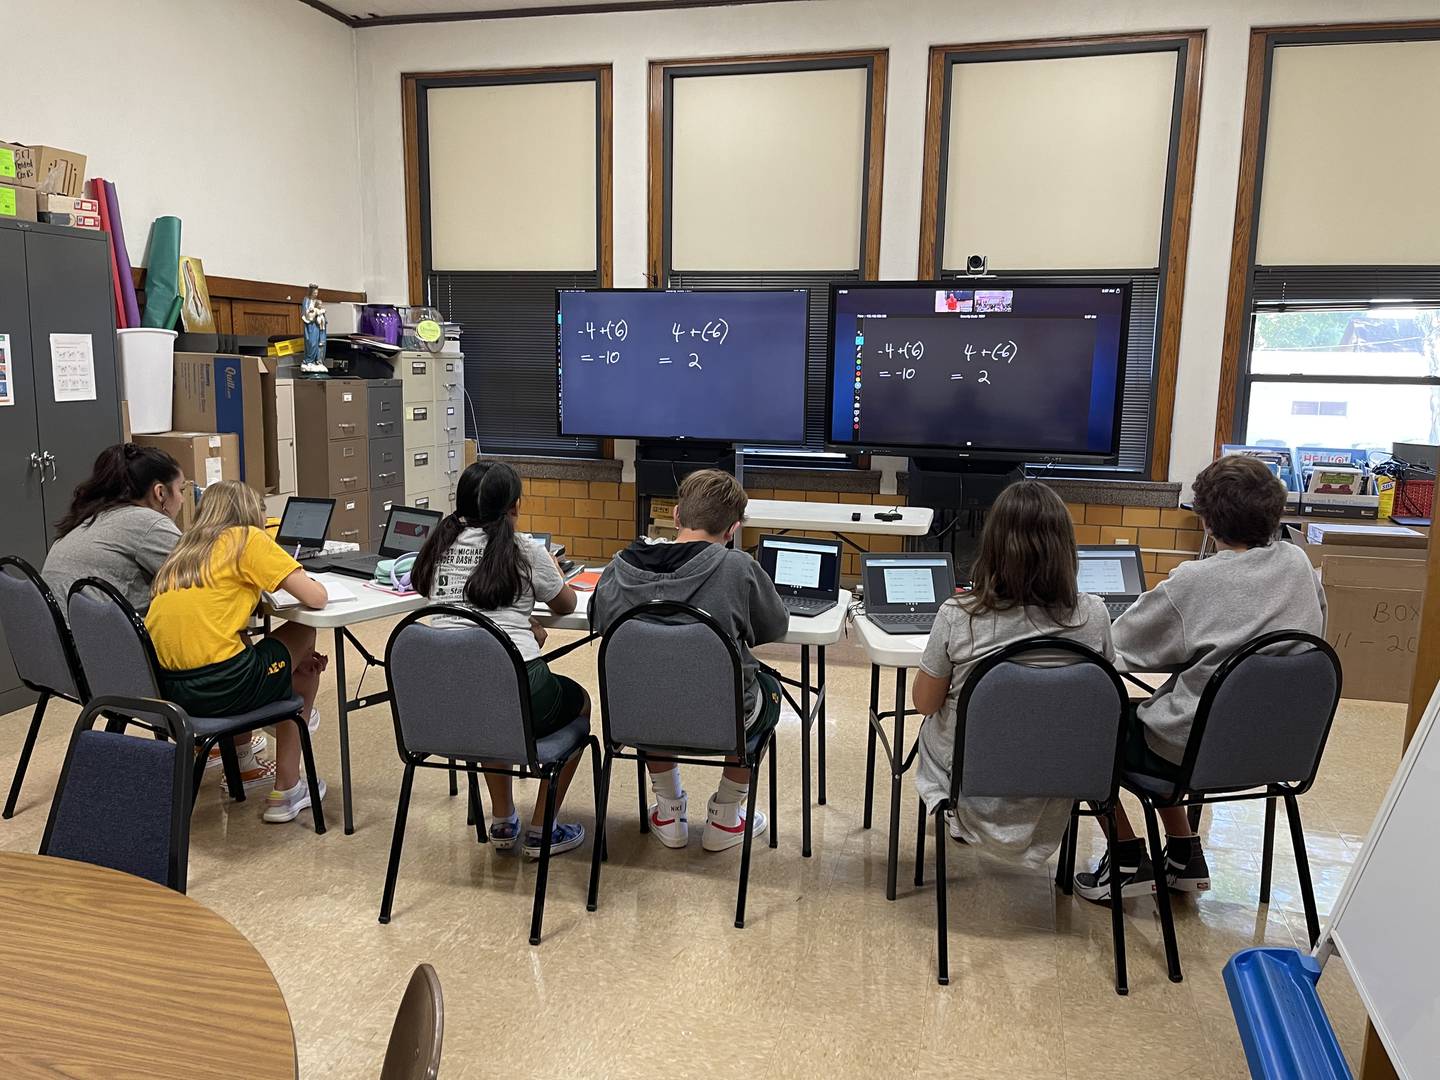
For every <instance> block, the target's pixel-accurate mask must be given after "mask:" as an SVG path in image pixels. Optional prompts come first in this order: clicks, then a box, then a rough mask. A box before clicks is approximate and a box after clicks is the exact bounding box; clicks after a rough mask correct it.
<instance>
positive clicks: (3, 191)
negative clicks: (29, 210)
mask: <svg viewBox="0 0 1440 1080" xmlns="http://www.w3.org/2000/svg"><path fill="white" fill-rule="evenodd" d="M14 216H15V189H14V188H6V187H0V217H14Z"/></svg>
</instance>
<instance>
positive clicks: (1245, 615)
mask: <svg viewBox="0 0 1440 1080" xmlns="http://www.w3.org/2000/svg"><path fill="white" fill-rule="evenodd" d="M1194 490H1195V513H1196V514H1197V515H1199V517H1200V519H1201V521H1202V522H1203V524H1204V526H1205V530H1206V532H1208V533H1209V534H1210V536H1211V537H1212V538H1213V539H1214V541H1215V547H1216V552H1215V554H1214V555H1212V556H1210V557H1209V558H1208V559H1200V560H1197V561H1194V562H1187V563H1182V564H1181V565H1180V566H1177V567H1176V568H1175V569H1174V570H1172V571H1171V572H1170V576H1169V578H1168V579H1166V580H1165V581H1162V582H1161V583H1160V584H1159V585H1157V586H1156V587H1155V588H1153V589H1151V590H1150V591H1149V592H1147V593H1144V594H1142V595H1141V597H1140V599H1139V600H1137V601H1136V602H1135V604H1134V606H1133V607H1131V608H1130V610H1129V611H1127V612H1125V614H1124V615H1122V616H1120V618H1119V619H1118V620H1116V622H1115V626H1114V628H1113V630H1112V635H1113V638H1114V642H1115V655H1116V659H1117V660H1118V661H1119V663H1120V664H1121V666H1122V669H1123V670H1128V671H1137V672H1139V671H1168V672H1172V673H1173V674H1171V675H1170V678H1169V679H1167V680H1166V681H1165V683H1164V684H1163V685H1162V686H1161V687H1160V688H1159V689H1158V690H1156V691H1155V692H1154V693H1153V694H1152V695H1151V696H1150V698H1149V700H1147V701H1144V702H1141V703H1140V705H1139V707H1138V709H1137V710H1136V713H1137V717H1138V720H1139V722H1138V723H1135V722H1133V721H1132V723H1131V727H1130V742H1129V745H1128V746H1127V747H1126V748H1125V767H1126V768H1127V769H1130V770H1132V771H1134V772H1140V773H1145V774H1146V775H1149V776H1159V777H1161V778H1165V779H1169V778H1171V777H1173V776H1175V775H1176V774H1177V773H1178V771H1179V768H1180V763H1181V761H1182V760H1183V759H1184V757H1185V745H1186V743H1187V742H1189V740H1190V728H1191V725H1192V724H1193V723H1194V722H1195V711H1196V709H1197V708H1198V706H1199V704H1200V696H1201V694H1202V693H1203V692H1204V690H1205V684H1206V683H1208V682H1209V681H1210V677H1211V676H1212V675H1214V674H1215V672H1216V670H1217V669H1218V668H1219V667H1220V665H1221V664H1223V663H1224V662H1225V660H1226V659H1227V658H1228V657H1229V656H1230V654H1231V653H1233V652H1234V651H1235V650H1236V649H1238V648H1240V647H1241V646H1242V645H1244V644H1245V643H1246V642H1247V641H1251V640H1252V639H1254V638H1257V637H1259V636H1260V635H1261V634H1264V633H1268V632H1270V631H1272V630H1303V631H1305V632H1306V633H1310V634H1316V635H1320V634H1323V633H1324V632H1325V593H1324V591H1323V590H1322V589H1321V587H1320V579H1319V576H1318V575H1317V574H1316V573H1315V568H1314V567H1313V566H1311V565H1310V560H1309V559H1308V558H1306V556H1305V553H1304V552H1303V551H1301V550H1300V549H1299V548H1298V547H1296V546H1295V545H1294V544H1288V543H1283V542H1277V541H1275V540H1274V539H1273V537H1274V536H1275V534H1276V532H1277V531H1278V530H1279V526H1280V515H1281V514H1282V513H1283V512H1284V510H1285V486H1284V485H1283V484H1282V483H1281V482H1280V481H1279V480H1278V479H1276V478H1275V476H1274V474H1273V473H1271V472H1270V469H1269V468H1268V467H1267V466H1266V465H1264V464H1263V463H1261V462H1260V461H1258V460H1257V459H1255V458H1252V457H1245V456H1242V455H1239V454H1232V455H1228V456H1226V457H1223V458H1221V459H1220V460H1219V461H1216V462H1214V463H1213V464H1211V465H1208V466H1207V467H1206V468H1204V469H1202V470H1201V472H1200V474H1199V475H1198V476H1197V477H1195V484H1194ZM1160 817H1161V819H1162V821H1163V822H1164V824H1165V832H1166V834H1167V836H1168V839H1169V842H1168V843H1167V844H1166V847H1165V863H1166V865H1165V867H1164V868H1163V869H1164V873H1165V881H1163V882H1159V884H1160V885H1161V886H1162V887H1163V886H1165V885H1167V884H1168V886H1169V887H1170V888H1172V889H1177V890H1179V891H1181V892H1203V891H1205V890H1206V889H1209V888H1210V868H1209V866H1208V865H1207V864H1206V861H1205V853H1204V852H1203V851H1202V850H1201V847H1200V838H1199V837H1198V836H1195V835H1194V832H1193V830H1192V829H1191V828H1190V822H1189V819H1188V817H1187V815H1186V809H1185V807H1183V806H1181V807H1170V808H1168V809H1163V810H1161V811H1160ZM1116 825H1117V837H1116V839H1117V841H1118V843H1117V845H1116V861H1117V862H1118V863H1119V864H1120V871H1119V872H1120V874H1121V892H1122V895H1125V896H1134V895H1140V894H1142V893H1144V894H1148V893H1149V892H1151V890H1152V888H1153V887H1154V886H1155V885H1156V884H1157V881H1156V878H1157V874H1156V870H1158V869H1159V868H1152V867H1151V865H1150V860H1149V859H1148V858H1147V857H1146V855H1145V844H1144V841H1143V840H1141V839H1137V838H1136V837H1135V833H1134V832H1133V830H1132V829H1131V828H1130V823H1129V821H1128V820H1126V817H1125V812H1124V811H1123V810H1120V809H1117V811H1116ZM1113 872H1114V871H1113V869H1112V868H1111V867H1110V865H1109V863H1108V859H1106V860H1102V861H1101V863H1100V865H1099V866H1098V867H1096V869H1095V871H1094V872H1093V873H1088V874H1077V875H1076V877H1075V885H1076V888H1077V890H1078V891H1079V892H1080V894H1081V895H1082V896H1084V897H1086V899H1089V900H1101V901H1105V900H1108V899H1109V890H1110V874H1111V873H1113Z"/></svg>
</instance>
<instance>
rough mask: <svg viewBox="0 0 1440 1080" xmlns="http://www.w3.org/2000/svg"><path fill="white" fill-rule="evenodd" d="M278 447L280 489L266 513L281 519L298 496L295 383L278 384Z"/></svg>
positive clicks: (281, 381)
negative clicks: (291, 497) (296, 484)
mask: <svg viewBox="0 0 1440 1080" xmlns="http://www.w3.org/2000/svg"><path fill="white" fill-rule="evenodd" d="M275 446H276V450H277V451H278V452H279V459H280V487H279V489H278V490H277V491H276V492H275V494H274V495H266V496H265V513H266V514H268V515H269V516H270V517H275V518H278V517H281V516H282V515H283V514H284V513H285V503H286V501H287V500H288V499H289V498H290V496H291V495H295V494H298V492H297V490H296V486H295V483H296V481H295V383H294V381H293V380H291V379H277V380H276V382H275Z"/></svg>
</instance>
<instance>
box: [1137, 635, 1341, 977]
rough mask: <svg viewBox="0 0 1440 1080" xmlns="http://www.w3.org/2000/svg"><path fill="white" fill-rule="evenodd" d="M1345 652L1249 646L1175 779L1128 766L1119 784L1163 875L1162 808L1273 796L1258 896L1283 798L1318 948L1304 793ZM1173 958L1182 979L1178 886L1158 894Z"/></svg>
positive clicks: (1311, 643)
mask: <svg viewBox="0 0 1440 1080" xmlns="http://www.w3.org/2000/svg"><path fill="white" fill-rule="evenodd" d="M1341 687H1342V678H1341V670H1340V658H1339V657H1338V656H1337V655H1336V654H1335V650H1334V649H1332V648H1331V647H1330V646H1329V645H1328V644H1326V643H1325V641H1324V640H1323V639H1321V638H1318V637H1316V636H1315V635H1314V634H1307V633H1303V632H1301V631H1299V630H1277V631H1274V632H1272V633H1269V634H1262V635H1260V636H1259V637H1257V638H1254V639H1253V640H1251V641H1249V642H1247V643H1246V644H1245V645H1243V646H1242V647H1241V648H1239V649H1237V650H1236V651H1235V652H1234V653H1232V654H1231V655H1230V657H1229V658H1228V659H1226V661H1225V662H1224V663H1223V664H1221V665H1220V667H1219V668H1218V669H1217V670H1216V672H1215V674H1214V675H1212V676H1210V681H1209V682H1208V683H1206V684H1205V691H1204V693H1202V694H1201V695H1200V704H1199V705H1198V706H1197V707H1196V710H1195V723H1194V726H1193V727H1192V728H1191V729H1190V741H1189V742H1188V743H1187V744H1186V746H1185V758H1184V760H1183V761H1182V762H1181V763H1180V767H1179V771H1178V772H1177V773H1176V775H1175V777H1174V778H1173V779H1164V778H1161V777H1156V776H1146V775H1144V774H1142V773H1133V772H1129V771H1128V770H1127V771H1126V773H1125V775H1124V777H1123V778H1122V780H1121V783H1122V784H1123V786H1124V787H1125V789H1126V790H1127V791H1130V792H1132V793H1133V794H1134V795H1135V796H1136V797H1137V798H1138V799H1139V800H1140V805H1141V806H1142V807H1143V808H1144V810H1145V831H1146V834H1147V835H1148V836H1149V839H1150V857H1151V859H1152V860H1153V862H1154V864H1155V867H1156V876H1157V877H1158V876H1159V875H1160V874H1161V873H1163V872H1164V869H1163V868H1164V867H1165V849H1164V844H1163V843H1162V841H1161V837H1160V823H1159V820H1158V815H1157V814H1156V809H1157V808H1158V807H1167V806H1185V807H1192V808H1193V807H1203V806H1204V805H1206V804H1207V803H1217V802H1238V801H1241V800H1244V799H1264V800H1265V849H1264V854H1263V857H1262V863H1261V870H1260V902H1261V903H1262V904H1268V903H1269V902H1270V864H1271V861H1272V858H1273V855H1274V849H1275V800H1276V799H1277V798H1278V799H1283V800H1285V813H1286V816H1287V817H1288V818H1289V821H1290V841H1291V843H1292V845H1293V846H1294V849H1295V869H1296V871H1297V872H1298V874H1299V877H1300V896H1301V899H1302V901H1303V903H1304V905H1305V926H1306V929H1307V930H1308V931H1309V934H1310V944H1311V946H1312V947H1313V946H1314V945H1315V943H1316V942H1317V941H1319V939H1320V917H1319V914H1318V912H1317V911H1316V909H1315V889H1314V886H1313V884H1312V883H1311V880H1310V860H1309V857H1308V855H1307V854H1306V851H1305V830H1304V829H1303V828H1302V826H1301V823H1300V806H1299V804H1298V803H1297V802H1296V799H1297V798H1298V797H1299V796H1301V795H1304V794H1305V793H1306V792H1307V791H1309V790H1310V788H1311V786H1312V785H1313V784H1314V783H1315V775H1316V773H1318V772H1319V771H1320V759H1321V758H1322V757H1323V756H1324V753H1325V743H1326V741H1327V740H1328V739H1329V738H1330V726H1331V724H1332V723H1333V722H1334V720H1335V710H1336V709H1337V708H1338V707H1339V705H1340V690H1341ZM1157 893H1158V896H1159V908H1160V928H1161V931H1162V933H1163V936H1164V938H1165V961H1166V964H1167V966H1168V967H1169V972H1170V979H1171V981H1172V982H1179V981H1180V979H1181V971H1180V951H1179V948H1178V946H1177V945H1176V942H1175V922H1174V918H1173V916H1172V913H1171V910H1170V890H1169V889H1166V888H1160V889H1158V890H1157Z"/></svg>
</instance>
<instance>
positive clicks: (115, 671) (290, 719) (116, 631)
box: [69, 578, 325, 833]
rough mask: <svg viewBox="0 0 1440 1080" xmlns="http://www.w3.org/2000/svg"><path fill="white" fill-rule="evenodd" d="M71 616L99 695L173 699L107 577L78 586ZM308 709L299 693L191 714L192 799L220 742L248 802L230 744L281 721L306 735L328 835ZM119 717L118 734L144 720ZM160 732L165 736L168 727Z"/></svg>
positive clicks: (303, 748) (231, 777)
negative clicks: (233, 711)
mask: <svg viewBox="0 0 1440 1080" xmlns="http://www.w3.org/2000/svg"><path fill="white" fill-rule="evenodd" d="M69 611H70V630H71V632H72V633H73V634H74V635H75V647H76V649H77V651H78V652H79V655H80V660H81V663H82V664H84V666H85V672H86V679H87V681H88V683H89V685H90V689H91V692H92V693H95V694H99V695H105V696H111V697H130V698H146V699H159V700H162V701H163V700H165V695H164V693H163V692H162V691H161V689H160V662H159V660H158V659H156V656H155V646H154V644H153V643H152V642H151V641H150V633H149V631H148V630H146V629H145V620H144V619H142V618H141V617H140V615H139V614H138V613H137V612H136V611H135V609H134V608H133V607H131V606H130V603H129V601H127V600H126V599H125V597H124V596H122V595H121V594H120V591H119V590H118V589H116V588H115V587H114V586H113V585H111V584H110V583H109V582H107V581H101V580H100V579H99V578H81V579H80V580H79V581H77V582H75V584H74V585H72V586H70V601H69ZM303 705H304V702H303V701H302V700H301V699H300V698H299V697H298V696H291V697H288V698H286V699H284V700H283V701H277V702H274V703H273V704H271V705H266V706H264V707H263V708H259V709H253V710H251V711H250V712H247V713H240V714H238V715H235V716H188V715H187V717H186V718H187V720H188V722H189V725H190V731H191V732H192V734H193V735H194V737H195V761H194V779H193V781H192V784H191V789H192V796H191V797H192V800H193V798H194V797H195V796H198V795H199V794H200V785H201V783H202V782H203V781H204V779H205V761H206V758H207V756H208V755H209V753H210V748H211V747H212V746H215V745H217V744H218V745H219V746H220V755H221V760H222V761H224V763H225V771H226V779H227V781H228V783H229V786H230V794H231V795H232V796H233V797H234V798H236V799H237V800H241V801H243V800H244V798H245V787H244V785H243V784H242V783H241V782H240V773H239V769H238V767H237V765H236V760H235V753H234V750H233V748H232V747H231V746H229V745H228V744H229V743H230V741H231V739H232V738H233V737H234V736H236V735H248V734H250V733H252V732H255V731H258V730H259V729H260V728H263V727H270V726H271V725H274V724H283V723H294V724H295V725H296V727H297V728H298V730H299V732H300V754H301V757H302V759H303V761H304V765H305V778H306V781H307V783H308V784H309V786H310V809H311V812H312V814H313V815H314V820H315V831H316V832H317V833H323V832H324V831H325V809H324V807H323V806H322V805H321V803H320V786H319V780H318V778H317V777H316V775H315V754H314V751H313V750H312V749H311V746H310V727H309V725H308V724H307V723H306V717H305V716H304V715H303V713H302V712H301V709H302V708H303ZM181 711H182V712H183V711H184V710H181ZM111 713H112V723H111V725H110V726H111V730H112V731H113V730H123V728H124V726H125V723H126V722H128V721H129V720H131V719H139V720H140V721H141V722H143V716H142V717H132V716H131V715H130V714H128V713H124V712H123V711H122V712H120V713H119V714H116V713H115V710H111ZM160 734H164V732H163V730H162V731H161V732H160Z"/></svg>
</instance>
